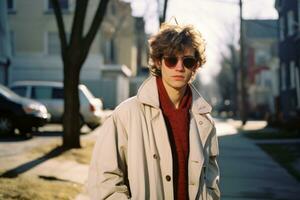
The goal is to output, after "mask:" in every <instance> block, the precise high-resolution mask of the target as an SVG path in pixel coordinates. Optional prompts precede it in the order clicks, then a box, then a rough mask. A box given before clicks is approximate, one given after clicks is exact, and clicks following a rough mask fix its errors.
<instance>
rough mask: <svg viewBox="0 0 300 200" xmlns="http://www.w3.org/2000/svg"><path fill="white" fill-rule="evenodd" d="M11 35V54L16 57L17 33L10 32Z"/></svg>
mask: <svg viewBox="0 0 300 200" xmlns="http://www.w3.org/2000/svg"><path fill="white" fill-rule="evenodd" d="M9 34H10V38H9V39H10V46H11V54H12V55H15V40H16V39H15V32H14V31H9Z"/></svg>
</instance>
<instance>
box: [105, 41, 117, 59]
mask: <svg viewBox="0 0 300 200" xmlns="http://www.w3.org/2000/svg"><path fill="white" fill-rule="evenodd" d="M103 55H104V62H105V63H106V64H113V63H115V62H116V52H115V43H114V40H113V39H106V40H104V44H103Z"/></svg>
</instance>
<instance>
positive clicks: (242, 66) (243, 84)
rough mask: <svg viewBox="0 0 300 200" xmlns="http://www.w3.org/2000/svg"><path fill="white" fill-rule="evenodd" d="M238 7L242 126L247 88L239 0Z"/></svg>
mask: <svg viewBox="0 0 300 200" xmlns="http://www.w3.org/2000/svg"><path fill="white" fill-rule="evenodd" d="M239 1H240V3H239V6H240V74H241V87H240V93H239V94H240V104H239V105H240V113H241V120H242V124H243V125H245V124H246V122H247V115H248V113H247V102H246V101H247V88H246V72H247V71H246V66H245V64H244V31H243V2H242V0H239Z"/></svg>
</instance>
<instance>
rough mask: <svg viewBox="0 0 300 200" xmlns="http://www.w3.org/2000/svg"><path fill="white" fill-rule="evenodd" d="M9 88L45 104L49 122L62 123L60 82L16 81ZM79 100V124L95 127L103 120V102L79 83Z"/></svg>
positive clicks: (62, 92) (61, 85)
mask: <svg viewBox="0 0 300 200" xmlns="http://www.w3.org/2000/svg"><path fill="white" fill-rule="evenodd" d="M10 88H11V89H12V90H13V91H14V92H16V93H17V94H19V95H20V96H23V97H28V98H31V99H35V100H37V101H39V102H41V103H43V104H45V105H46V107H47V109H48V111H49V113H50V114H51V122H53V123H62V120H63V114H64V89H63V83H61V82H50V81H18V82H15V83H13V84H12V85H11V86H10ZM78 89H79V102H80V119H81V124H80V125H83V124H86V125H87V126H88V127H89V128H91V129H95V128H96V127H97V126H99V125H100V124H101V121H102V120H103V103H102V101H101V99H98V98H95V97H94V96H93V94H92V93H91V92H90V91H89V89H88V88H87V87H86V86H85V85H83V84H80V85H79V86H78Z"/></svg>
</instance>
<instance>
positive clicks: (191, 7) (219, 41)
mask: <svg viewBox="0 0 300 200" xmlns="http://www.w3.org/2000/svg"><path fill="white" fill-rule="evenodd" d="M127 1H131V6H132V10H133V15H134V16H144V19H145V21H146V25H145V29H146V32H148V33H149V34H153V33H155V32H157V30H158V13H159V10H162V5H161V3H158V1H160V2H162V1H164V0H127ZM238 2H239V1H238V0H169V3H168V9H167V17H166V21H167V22H172V20H173V19H172V18H173V17H176V19H177V21H178V23H179V24H192V25H194V26H195V27H196V28H197V29H198V30H199V31H200V32H201V33H202V34H203V36H204V38H205V40H206V43H207V49H206V52H207V63H206V64H205V65H204V66H203V68H202V69H200V79H201V82H202V83H203V84H208V83H210V82H211V81H213V80H214V77H215V76H216V75H217V74H218V73H219V71H220V69H221V66H220V59H221V55H222V54H221V53H223V54H226V52H227V49H226V44H228V43H231V42H232V41H233V42H234V43H235V44H236V45H237V44H238V39H239V4H238ZM159 5H160V6H159ZM274 5H275V0H243V18H245V19H277V18H278V13H277V11H276V9H275V8H274ZM173 21H174V20H173Z"/></svg>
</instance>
